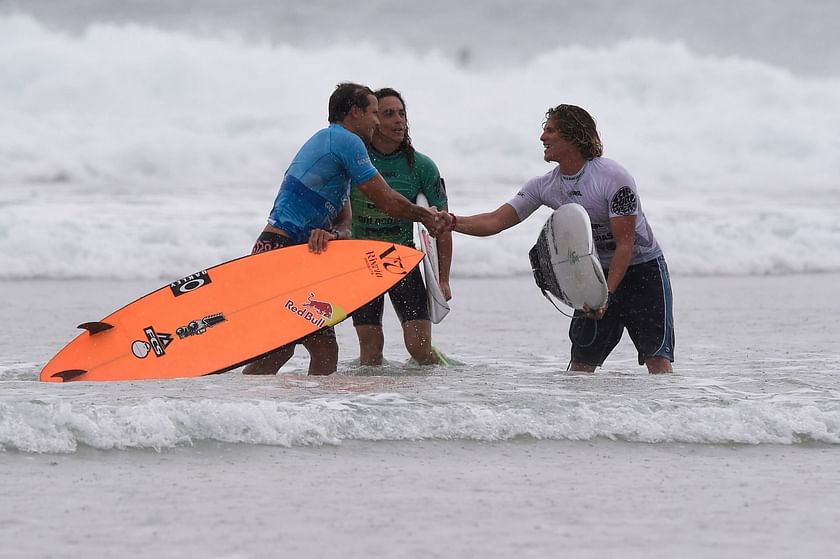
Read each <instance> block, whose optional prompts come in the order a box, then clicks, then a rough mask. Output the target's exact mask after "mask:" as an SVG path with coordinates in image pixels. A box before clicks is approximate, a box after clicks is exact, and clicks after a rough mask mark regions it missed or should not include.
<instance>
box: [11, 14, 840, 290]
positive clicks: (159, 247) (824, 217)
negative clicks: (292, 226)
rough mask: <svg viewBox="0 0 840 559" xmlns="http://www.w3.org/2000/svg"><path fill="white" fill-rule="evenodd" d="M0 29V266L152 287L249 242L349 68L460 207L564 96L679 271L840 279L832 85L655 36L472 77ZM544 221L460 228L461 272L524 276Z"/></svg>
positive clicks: (173, 38) (28, 25)
mask: <svg viewBox="0 0 840 559" xmlns="http://www.w3.org/2000/svg"><path fill="white" fill-rule="evenodd" d="M0 35H2V36H3V37H5V38H6V40H5V44H6V48H4V49H2V51H0V183H2V184H3V188H2V190H0V204H2V206H0V207H2V210H3V220H2V222H0V278H4V279H22V278H55V279H61V278H98V277H113V278H137V277H155V278H160V279H166V278H173V277H181V276H183V275H184V274H185V273H191V272H192V271H195V270H198V269H202V268H204V267H207V266H208V264H212V263H216V262H220V261H224V260H229V259H231V258H235V257H237V256H240V255H242V254H244V253H245V252H247V250H248V249H249V247H250V245H251V242H252V241H253V238H254V237H255V234H256V232H258V231H259V229H260V228H261V226H262V224H263V223H264V221H265V217H266V214H267V212H268V209H269V206H270V204H271V202H272V200H273V197H274V195H275V193H276V189H277V186H278V184H279V182H280V180H281V179H282V175H283V173H284V171H285V169H286V167H287V165H288V163H289V161H290V160H291V158H292V157H293V155H294V153H295V152H296V151H297V149H298V148H299V147H300V145H301V143H302V142H303V141H304V140H305V139H306V138H308V137H309V136H310V135H311V134H312V133H314V132H315V131H316V130H318V129H319V128H321V127H323V126H324V125H325V124H326V114H325V113H326V109H325V106H326V99H327V98H328V96H329V94H330V92H331V91H332V88H333V87H334V86H335V84H336V83H338V82H339V81H344V80H352V81H357V82H362V83H366V84H370V85H371V86H372V87H381V86H394V87H396V88H398V89H400V90H401V91H402V92H403V93H404V94H405V97H406V100H407V103H408V108H409V111H410V116H411V122H410V124H411V132H412V137H413V139H414V142H415V145H416V146H417V147H418V149H419V150H420V151H423V152H424V153H426V154H428V155H430V156H431V157H432V158H433V159H434V160H435V161H436V162H437V164H438V166H439V167H440V169H441V172H442V174H443V176H444V177H445V178H446V181H447V188H448V192H449V196H450V205H451V208H452V210H453V211H454V212H456V213H462V214H468V213H473V212H480V211H485V210H489V209H495V208H496V207H497V206H498V205H499V204H501V203H503V202H505V201H507V200H508V199H510V198H511V197H512V196H513V195H514V194H515V192H516V191H517V190H518V188H519V187H520V186H521V185H522V184H524V182H525V181H526V180H527V179H529V178H530V177H532V176H535V175H538V174H542V173H545V172H548V171H549V170H550V166H549V165H548V164H546V163H545V162H543V161H542V159H541V145H540V143H539V135H540V130H541V125H542V122H543V118H544V114H545V110H546V109H547V108H548V107H550V106H554V105H556V104H559V103H575V104H580V105H582V106H584V107H586V108H587V109H589V110H590V112H591V113H592V114H593V115H595V116H596V118H597V120H598V121H599V123H600V129H601V132H602V137H603V140H604V144H605V155H607V156H608V157H611V158H613V159H616V160H618V161H620V162H622V163H623V164H624V165H625V166H626V167H627V168H628V169H629V170H630V171H631V173H633V175H634V176H635V178H636V182H637V184H638V185H639V188H640V193H641V196H642V201H643V204H644V207H645V211H646V212H647V214H648V215H649V216H650V221H651V223H652V224H653V227H654V231H655V233H656V235H657V237H658V238H659V239H660V242H661V244H662V245H663V247H664V248H665V251H666V254H667V255H668V259H669V264H670V266H671V269H672V273H674V274H676V275H703V276H711V275H755V274H759V275H778V274H787V273H797V272H800V273H801V272H807V273H811V272H836V271H840V253H839V252H838V251H837V250H836V249H835V248H834V247H836V246H838V244H840V226H838V220H837V213H836V207H837V205H838V201H840V200H839V199H838V198H839V197H840V194H838V193H840V188H838V186H840V185H838V179H837V177H838V176H840V158H838V157H837V156H836V153H837V150H838V147H840V114H839V113H838V112H837V111H836V110H834V108H835V107H836V106H837V105H838V103H840V78H836V77H826V78H817V77H802V76H798V75H794V74H793V73H791V72H790V71H789V70H786V69H783V68H778V67H773V66H771V65H768V64H766V63H761V62H756V61H752V60H748V59H743V58H738V57H735V56H728V57H712V56H703V55H699V54H696V53H694V52H692V51H691V50H690V49H688V48H686V47H685V46H683V45H681V44H680V43H678V42H674V43H661V42H657V41H653V40H650V39H637V40H628V41H625V42H622V43H621V44H618V45H616V46H614V47H608V48H582V47H574V46H572V47H562V48H557V49H555V50H551V51H549V52H546V53H545V54H542V55H539V56H537V57H535V58H533V59H529V60H527V61H525V62H524V63H522V64H520V65H515V66H514V65H508V66H503V67H485V68H477V69H470V68H463V67H461V66H459V64H458V63H457V61H456V60H453V59H451V57H448V56H445V55H444V54H443V53H438V52H435V51H434V50H432V51H429V52H427V53H422V54H418V53H414V52H411V51H408V50H404V51H400V50H395V51H391V52H383V51H381V49H379V48H378V47H377V46H375V45H374V44H372V43H368V42H360V43H358V44H352V45H348V44H342V45H337V46H334V47H330V46H325V47H323V48H320V49H301V48H295V47H294V46H289V45H277V44H272V43H268V42H264V43H262V44H260V43H256V44H255V43H254V42H253V41H246V40H244V39H242V38H240V37H237V36H236V35H231V36H227V37H217V38H208V37H206V36H199V35H192V34H189V33H186V32H175V31H165V30H160V29H155V28H151V27H143V26H140V25H134V24H129V25H109V24H96V25H91V26H89V27H88V28H87V29H86V30H85V31H84V32H83V33H81V34H71V33H66V32H62V31H57V30H53V29H51V28H47V27H45V26H44V25H42V24H39V23H38V22H37V21H35V20H33V19H31V18H29V17H26V16H7V17H3V18H0ZM540 221H541V220H540V219H538V218H534V219H532V220H530V221H529V222H526V223H525V224H523V225H522V226H521V227H518V228H516V229H515V230H513V231H510V232H506V233H504V234H502V235H501V236H499V237H498V238H497V239H494V240H493V241H486V240H482V239H471V238H463V239H459V257H458V258H457V259H456V261H455V263H454V265H453V274H455V275H456V276H459V275H460V276H464V277H471V276H483V275H494V276H505V275H516V274H526V273H527V272H528V262H527V259H526V258H524V257H523V256H522V254H523V252H522V247H524V246H525V245H527V244H528V243H532V240H533V239H534V238H535V237H536V233H537V232H538V230H539V225H540V223H539V222H540ZM44 225H48V226H49V228H50V230H51V231H55V232H58V233H59V234H57V235H55V236H45V235H43V233H42V228H43V227H44ZM21 246H26V247H28V249H27V250H26V251H25V252H24V253H23V254H22V253H21V251H20V250H19V247H21ZM127 255H128V257H126V256H127Z"/></svg>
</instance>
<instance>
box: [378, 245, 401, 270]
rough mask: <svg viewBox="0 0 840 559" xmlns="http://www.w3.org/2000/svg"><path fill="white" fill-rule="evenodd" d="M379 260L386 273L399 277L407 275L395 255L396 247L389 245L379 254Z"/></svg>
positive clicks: (397, 255) (398, 257)
mask: <svg viewBox="0 0 840 559" xmlns="http://www.w3.org/2000/svg"><path fill="white" fill-rule="evenodd" d="M379 259H380V260H381V261H382V267H383V268H384V269H385V271H386V272H390V273H392V274H397V275H400V276H404V275H406V274H407V273H408V271H406V269H405V266H404V265H403V261H402V258H400V255H399V254H397V247H396V246H395V245H391V246H390V247H389V248H388V249H387V250H386V251H385V252H383V253H382V254H380V255H379Z"/></svg>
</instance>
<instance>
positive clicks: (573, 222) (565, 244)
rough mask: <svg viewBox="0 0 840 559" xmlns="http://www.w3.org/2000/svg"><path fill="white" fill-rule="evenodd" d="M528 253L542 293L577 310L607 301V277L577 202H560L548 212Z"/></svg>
mask: <svg viewBox="0 0 840 559" xmlns="http://www.w3.org/2000/svg"><path fill="white" fill-rule="evenodd" d="M530 257H531V267H532V268H533V271H534V278H535V279H536V281H537V285H538V286H539V287H540V289H542V290H543V293H545V292H546V291H548V292H549V293H551V294H552V295H554V296H555V297H557V298H558V299H560V300H561V301H563V303H565V304H566V305H568V306H569V307H572V308H574V309H578V310H582V309H583V307H584V305H589V307H590V308H593V309H597V308H598V307H601V306H602V305H604V303H606V302H607V280H606V279H605V277H604V270H603V268H601V262H600V261H599V260H598V252H597V251H596V250H595V243H594V242H593V240H592V224H591V222H590V221H589V215H588V214H587V213H586V210H585V209H584V208H583V206H581V205H580V204H564V205H562V206H560V207H559V208H557V209H556V210H555V211H554V213H553V214H551V217H549V218H548V221H546V223H545V226H544V227H543V229H542V231H541V232H540V235H539V237H538V238H537V244H536V245H535V246H534V248H532V249H531V253H530Z"/></svg>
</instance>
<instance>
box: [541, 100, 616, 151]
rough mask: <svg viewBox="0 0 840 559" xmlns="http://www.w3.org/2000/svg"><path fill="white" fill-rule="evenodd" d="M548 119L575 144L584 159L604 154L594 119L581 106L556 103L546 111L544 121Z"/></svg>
mask: <svg viewBox="0 0 840 559" xmlns="http://www.w3.org/2000/svg"><path fill="white" fill-rule="evenodd" d="M549 120H550V121H552V122H553V123H554V124H555V125H556V126H557V129H558V130H559V131H560V134H561V135H562V136H563V137H564V138H565V139H566V140H568V141H570V142H572V143H573V144H574V145H575V146H577V148H578V149H579V150H580V154H581V155H582V156H583V158H584V159H588V160H589V159H594V158H596V157H601V156H602V155H603V154H604V145H603V144H602V143H601V137H600V136H599V135H598V128H597V126H596V125H595V119H594V118H592V116H591V115H590V114H589V113H588V112H586V111H585V110H583V109H582V108H580V107H578V106H576V105H557V106H556V107H554V108H550V109H548V111H546V113H545V121H546V122H548V121H549Z"/></svg>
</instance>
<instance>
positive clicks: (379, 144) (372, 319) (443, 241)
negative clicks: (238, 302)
mask: <svg viewBox="0 0 840 559" xmlns="http://www.w3.org/2000/svg"><path fill="white" fill-rule="evenodd" d="M374 95H375V96H376V98H377V99H378V100H379V127H378V128H377V129H376V131H375V132H374V133H373V138H372V140H371V141H370V142H369V143H368V153H369V154H370V159H371V161H372V162H373V165H374V166H375V167H376V169H377V170H378V171H379V172H380V173H381V174H382V176H383V177H384V178H385V180H386V181H387V182H388V185H389V186H390V187H391V188H393V189H394V190H396V191H397V192H399V193H400V194H402V195H403V196H405V197H406V198H408V199H409V200H411V201H413V202H416V200H417V196H418V195H419V194H423V195H425V196H426V198H427V200H428V201H429V205H431V206H434V207H436V208H438V209H440V210H446V209H447V198H446V190H445V188H444V183H443V179H442V178H441V177H440V173H439V172H438V168H437V166H436V165H435V163H434V161H432V160H431V159H430V158H429V157H427V156H426V155H424V154H422V153H420V152H418V151H416V150H415V149H414V146H413V145H412V143H411V137H410V136H409V134H408V116H407V115H406V110H405V101H404V100H403V98H402V95H401V94H400V93H399V92H398V91H396V90H394V89H391V88H383V89H380V90H378V91H376V92H375V93H374ZM350 201H351V205H352V209H353V211H352V214H353V237H354V238H357V239H375V240H382V241H391V242H394V243H399V244H402V245H408V246H413V244H414V241H413V234H414V224H413V223H412V222H410V221H407V220H405V219H399V218H395V217H391V216H389V215H387V214H385V213H384V212H382V211H381V210H380V209H379V208H377V207H376V205H375V204H373V203H371V202H370V200H368V199H367V198H365V196H364V195H363V194H362V193H361V192H354V193H352V194H351V196H350ZM436 242H437V250H438V257H439V265H440V274H439V280H440V281H439V283H440V288H441V291H442V292H443V294H444V296H445V297H446V299H447V300H449V299H451V298H452V292H451V289H450V286H449V268H450V263H451V261H452V235H451V233H449V232H448V231H447V232H446V233H443V234H441V235H438V237H437V241H436ZM427 280H429V281H434V278H427ZM388 296H389V298H390V299H391V304H392V305H393V307H394V310H395V311H396V313H397V316H398V317H399V319H400V323H401V324H402V328H403V340H404V342H405V347H406V349H407V350H408V352H409V353H410V354H411V356H412V357H413V358H414V360H415V361H417V363H419V364H420V365H434V364H439V363H440V358H439V357H438V355H437V353H436V352H435V350H434V348H433V347H432V321H431V320H430V315H429V309H428V305H427V302H426V287H425V286H424V285H423V277H422V276H421V275H420V268H419V267H417V268H415V269H414V270H412V272H411V273H410V274H409V275H408V276H407V277H406V278H405V279H404V280H402V281H401V282H400V283H398V284H397V285H396V286H394V287H392V288H391V290H390V291H388ZM384 305H385V296H384V295H382V296H380V297H377V298H376V299H374V300H373V301H371V302H370V303H368V304H367V305H365V306H363V307H362V308H360V309H359V310H357V311H356V312H354V313H353V315H352V316H353V326H355V327H356V334H357V335H358V337H359V363H360V364H361V365H381V364H382V351H383V348H384V345H385V337H384V333H383V330H382V314H383V311H384Z"/></svg>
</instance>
